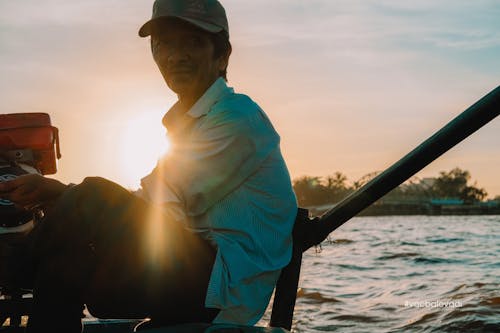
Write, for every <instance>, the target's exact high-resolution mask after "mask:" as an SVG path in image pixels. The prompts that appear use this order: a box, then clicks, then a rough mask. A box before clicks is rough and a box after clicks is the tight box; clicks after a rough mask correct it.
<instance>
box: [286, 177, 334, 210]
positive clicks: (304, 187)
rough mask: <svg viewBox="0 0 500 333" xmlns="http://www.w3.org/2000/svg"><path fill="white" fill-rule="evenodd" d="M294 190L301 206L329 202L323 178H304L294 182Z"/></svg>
mask: <svg viewBox="0 0 500 333" xmlns="http://www.w3.org/2000/svg"><path fill="white" fill-rule="evenodd" d="M293 190H294V191H295V195H296V196H297V201H298V204H299V206H304V207H305V206H313V205H322V204H325V203H326V202H327V201H328V195H327V191H326V188H325V186H323V185H322V184H321V177H311V176H303V177H300V178H298V179H295V180H294V181H293Z"/></svg>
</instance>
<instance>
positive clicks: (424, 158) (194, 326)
mask: <svg viewBox="0 0 500 333" xmlns="http://www.w3.org/2000/svg"><path fill="white" fill-rule="evenodd" d="M499 114H500V86H499V87H497V88H496V89H494V90H492V91H491V92H490V93H489V94H487V95H486V96H484V97H483V98H482V99H480V100H479V101H478V102H476V103H475V104H473V105H472V106H471V107H469V108H468V109H467V110H465V111H464V112H462V113H461V114H460V115H459V116H457V117H456V118H455V119H453V120H452V121H450V122H449V123H448V124H447V125H445V126H444V127H443V128H442V129H440V130H439V131H438V132H436V133H435V134H434V135H432V136H431V137H429V138H428V139H427V140H425V141H424V142H423V143H422V144H420V145H419V146H417V147H416V148H415V149H414V150H412V151H411V152H409V153H408V154H407V155H405V156H404V157H403V158H401V159H400V160H399V161H397V162H396V163H394V164H393V165H392V166H391V167H389V168H388V169H387V170H385V171H384V172H382V173H380V174H379V175H378V176H377V177H375V178H374V179H372V180H371V181H370V182H368V183H367V184H365V185H364V186H362V187H361V188H360V189H358V190H357V191H356V192H354V193H352V194H350V195H349V196H348V197H346V198H345V199H344V200H342V201H341V202H340V203H338V204H337V205H336V206H335V207H333V208H332V209H331V210H329V211H327V212H326V213H324V214H323V215H322V216H321V217H315V218H310V217H309V213H308V211H307V210H305V209H300V208H299V210H298V212H297V218H296V220H295V225H294V229H293V251H292V258H291V261H290V263H289V264H288V265H287V266H286V267H285V268H284V269H283V270H282V272H281V275H280V278H279V280H278V283H277V285H276V289H275V294H274V300H273V307H272V314H271V320H270V323H269V327H249V326H238V325H218V324H201V323H186V324H183V325H175V326H165V327H159V328H146V329H141V325H139V324H141V321H138V320H131V319H109V320H102V319H92V320H85V321H84V332H94V333H115V332H116V333H127V332H133V331H134V330H135V331H139V332H149V333H174V332H175V333H184V332H185V333H188V332H189V333H198V332H199V333H202V332H203V333H209V332H212V333H232V332H235V333H236V332H240V333H286V332H290V330H291V326H292V319H293V312H294V307H295V300H296V297H297V287H298V280H299V274H300V268H301V263H302V253H303V252H304V251H306V250H307V249H309V248H311V247H312V246H315V245H317V244H320V243H321V242H322V241H323V240H325V239H326V238H327V236H328V235H329V234H330V233H331V232H332V231H334V230H335V229H337V228H338V227H340V226H341V225H342V224H344V223H345V222H347V221H348V220H349V219H351V218H352V217H354V216H355V215H357V214H358V213H359V212H361V211H362V210H363V209H364V208H366V207H368V206H369V205H371V204H372V203H374V202H375V201H376V200H378V199H380V198H381V197H382V196H384V195H385V194H387V193H388V192H389V191H391V190H392V189H394V188H395V187H397V186H399V185H400V184H401V183H403V182H404V181H406V180H407V179H409V178H410V177H412V176H413V175H414V174H415V173H417V172H418V171H420V170H421V169H423V168H424V167H425V166H427V165H428V164H429V163H431V162H432V161H434V160H435V159H436V158H438V157H439V156H441V155H442V154H444V153H445V152H446V151H448V150H449V149H451V148H452V147H454V146H455V145H456V144H458V143H459V142H461V141H462V140H464V139H465V138H466V137H468V136H469V135H470V134H472V133H474V132H475V131H477V130H478V129H479V128H481V127H482V126H484V125H485V124H487V123H488V122H489V121H491V120H493V119H494V118H496V117H497V116H498V115H499ZM0 149H1V147H0ZM31 302H32V299H31V298H29V297H27V296H26V293H25V292H23V291H19V290H10V291H8V293H4V297H3V299H0V320H1V319H3V320H5V319H7V318H9V325H6V326H4V327H2V328H1V329H0V332H1V331H2V330H3V331H4V332H23V331H24V328H23V325H22V324H23V320H22V319H23V316H24V318H25V316H26V315H29V313H30V307H31ZM143 327H145V326H143Z"/></svg>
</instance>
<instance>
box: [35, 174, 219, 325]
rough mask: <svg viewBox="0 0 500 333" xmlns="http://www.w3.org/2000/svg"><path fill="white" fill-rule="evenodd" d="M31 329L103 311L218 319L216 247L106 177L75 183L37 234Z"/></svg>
mask: <svg viewBox="0 0 500 333" xmlns="http://www.w3.org/2000/svg"><path fill="white" fill-rule="evenodd" d="M30 238H31V242H30V249H31V251H30V252H31V256H32V259H31V262H32V268H33V274H32V276H33V280H32V282H33V290H34V292H33V298H34V304H33V311H32V314H31V316H30V318H29V321H28V332H31V333H34V332H49V331H50V332H57V331H64V332H68V333H70V332H80V331H81V315H82V309H83V304H86V305H87V308H88V310H89V311H90V313H91V314H92V315H94V316H96V317H99V318H144V317H150V318H152V319H153V321H156V322H157V323H159V324H179V323H184V322H211V321H212V320H213V319H214V317H215V316H216V315H217V313H218V310H217V309H206V308H205V306H204V301H205V295H206V290H207V286H208V281H209V278H210V274H211V269H212V266H213V263H214V258H215V249H214V247H213V246H212V245H211V244H210V243H209V242H208V241H206V240H204V239H203V238H201V237H200V236H199V235H196V234H195V233H193V232H190V231H187V230H186V229H185V228H184V227H183V226H182V225H181V223H179V222H176V221H174V220H173V219H172V218H171V217H170V216H168V215H167V214H166V213H165V212H164V211H163V210H161V209H158V208H155V207H154V206H152V205H150V204H148V203H147V202H146V201H144V200H142V199H140V198H138V197H136V196H134V195H133V194H131V193H130V192H129V191H127V190H125V189H124V188H122V187H120V186H118V185H116V184H114V183H112V182H110V181H107V180H105V179H102V178H86V179H85V180H84V181H83V183H81V184H80V185H76V186H74V187H72V188H70V189H68V190H67V191H66V192H65V193H64V194H63V195H62V196H61V197H60V198H59V199H58V201H57V202H56V203H55V205H54V206H53V207H52V209H51V210H50V211H49V212H47V215H46V217H45V218H44V220H43V221H42V222H40V223H39V224H38V225H37V226H36V227H35V229H34V230H33V231H32V232H31V235H30Z"/></svg>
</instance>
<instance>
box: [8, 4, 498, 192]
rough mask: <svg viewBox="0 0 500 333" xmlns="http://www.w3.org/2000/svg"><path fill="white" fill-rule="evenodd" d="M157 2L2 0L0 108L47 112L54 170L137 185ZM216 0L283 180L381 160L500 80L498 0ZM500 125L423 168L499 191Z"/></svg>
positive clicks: (236, 80) (154, 101) (156, 106)
mask: <svg viewBox="0 0 500 333" xmlns="http://www.w3.org/2000/svg"><path fill="white" fill-rule="evenodd" d="M152 3H153V1H152V0H151V1H144V0H108V1H104V2H103V1H101V0H87V1H76V2H75V1H64V0H48V1H44V5H43V7H40V2H39V1H34V0H25V1H0V22H1V23H0V26H1V33H0V40H1V44H0V51H1V52H0V100H2V110H1V111H0V112H1V113H14V112H47V113H49V114H50V116H51V118H52V119H53V123H54V125H55V126H57V127H59V129H60V134H61V137H60V138H61V149H62V155H63V157H62V159H61V160H60V163H59V169H58V173H57V174H56V175H55V176H56V177H57V178H58V179H60V180H62V181H64V182H66V183H69V182H73V183H79V182H80V181H81V180H82V179H83V178H84V177H86V176H102V177H105V178H109V179H111V180H113V181H116V182H118V183H120V184H122V185H124V186H126V187H132V188H135V187H137V186H138V182H139V179H140V178H141V177H143V176H145V175H146V174H147V173H149V171H150V170H151V168H152V167H153V166H154V164H155V162H156V160H157V158H158V156H159V154H160V153H161V151H162V149H163V148H162V144H161V142H164V141H163V140H164V133H165V131H164V129H163V128H162V127H161V124H160V122H161V116H162V114H163V113H164V112H165V111H166V110H168V109H169V107H170V106H172V105H173V104H174V103H175V101H176V99H177V97H176V96H175V94H173V93H172V92H171V91H170V90H169V89H168V87H167V86H166V85H165V83H164V82H163V78H162V77H161V75H160V73H159V71H158V68H157V67H156V65H155V63H154V61H153V59H152V57H151V51H150V44H149V40H148V39H147V38H145V39H142V38H140V37H138V35H137V31H138V29H139V27H140V26H141V25H142V24H143V23H144V22H145V21H146V20H147V19H148V18H149V17H150V16H151V6H152ZM222 3H223V4H224V6H225V8H226V12H227V14H228V17H229V26H230V35H231V42H232V45H233V53H232V55H231V58H230V60H229V68H228V79H229V82H228V84H229V85H230V86H232V87H234V88H235V91H236V92H240V93H244V94H247V95H249V96H250V97H251V98H253V99H254V100H255V101H256V102H257V103H258V104H259V105H260V106H261V107H262V108H263V109H264V111H265V112H266V113H267V115H268V116H269V118H270V119H271V120H272V122H273V124H274V125H275V127H276V129H277V130H278V132H279V134H280V136H281V148H282V151H283V155H284V157H285V159H286V161H287V164H288V167H289V170H290V173H291V175H292V177H293V178H296V177H300V176H302V175H311V176H327V175H331V174H333V173H335V172H336V171H340V172H342V173H344V174H345V175H346V176H347V177H348V179H349V181H355V180H357V179H359V178H361V177H362V176H364V175H366V174H368V173H370V172H374V171H381V170H384V169H385V168H387V167H388V166H390V165H391V164H392V163H394V162H395V161H396V160H398V159H399V158H400V157H402V156H403V155H404V154H406V153H407V152H409V151H410V150H412V149H413V148H415V147H416V146H417V145H418V144H419V143H421V142H422V141H423V140H425V139H426V138H427V137H429V136H430V135H432V134H433V133H434V132H435V131H437V130H438V129H439V128H441V127H442V126H443V125H444V124H446V123H447V122H448V121H450V120H451V119H452V118H454V117H455V116H457V115H458V114H459V113H460V112H462V111H463V110H465V109H466V108H467V107H468V106H470V105H472V104H473V103H475V102H476V101H477V100H479V99H480V98H481V97H482V96H484V95H485V94H486V93H488V92H489V91H491V90H492V89H493V88H495V87H496V86H498V84H499V83H500V82H499V79H498V78H499V77H500V57H499V56H498V55H499V54H500V20H498V17H499V15H500V3H499V2H498V1H492V0H485V1H465V0H462V1H448V0H443V1H431V0H422V1H418V2H409V1H396V0H380V1H334V0H317V1H289V0H273V1H271V2H270V1H268V0H254V1H246V0H225V1H222ZM106 12H112V13H113V15H111V16H109V17H106V19H103V13H106ZM149 112H154V113H155V116H149V114H150V113H149ZM499 133H500V119H496V120H493V121H492V122H491V123H490V124H488V125H487V126H485V127H484V128H482V129H480V130H479V131H478V132H477V133H475V134H473V135H471V136H470V137H469V138H467V139H466V140H465V141H464V142H462V143H460V144H459V145H458V146H457V147H455V148H453V149H452V150H451V151H449V152H447V153H446V154H444V155H443V156H442V157H440V158H439V159H438V160H436V161H435V162H433V163H432V164H430V165H429V166H428V167H426V168H425V169H424V170H422V171H421V172H420V173H419V174H418V176H419V177H420V178H424V177H434V176H437V175H438V174H439V172H440V171H444V170H446V171H448V170H451V169H453V168H455V167H460V168H462V169H465V170H468V171H470V173H471V176H472V180H473V181H477V185H478V186H479V187H484V188H485V189H486V190H487V192H488V194H489V197H491V198H492V197H494V196H496V195H500V177H498V165H500V150H499V147H500V135H499Z"/></svg>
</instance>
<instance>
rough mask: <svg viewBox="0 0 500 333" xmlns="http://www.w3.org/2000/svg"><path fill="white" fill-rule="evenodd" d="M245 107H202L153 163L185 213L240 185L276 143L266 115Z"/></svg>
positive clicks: (194, 213) (198, 211)
mask: <svg viewBox="0 0 500 333" xmlns="http://www.w3.org/2000/svg"><path fill="white" fill-rule="evenodd" d="M247 111H248V110H247ZM250 111H251V112H241V111H238V110H236V111H235V110H224V111H219V112H213V113H212V112H211V113H208V114H207V115H206V116H205V117H206V118H205V119H203V120H201V121H200V125H199V126H198V127H197V128H195V129H193V131H192V135H191V136H190V139H189V140H186V141H185V142H180V143H178V144H176V145H174V147H173V150H172V152H171V154H169V156H168V157H167V158H165V159H163V160H162V161H161V162H160V164H159V165H158V167H159V168H161V170H162V173H163V175H165V182H166V183H167V185H168V186H170V187H171V188H173V189H174V191H175V192H176V193H178V195H179V197H180V198H181V201H182V202H183V204H184V207H185V210H186V214H187V215H188V216H197V215H200V214H203V213H205V212H206V211H207V209H209V208H210V207H211V206H212V205H213V204H215V203H216V202H218V201H219V200H221V199H222V198H224V197H225V196H226V195H228V194H229V193H231V192H232V191H234V190H235V189H236V188H238V187H239V186H241V185H242V184H243V183H244V182H245V180H246V179H247V178H249V177H250V176H251V175H252V174H254V173H255V172H257V171H258V169H259V167H260V166H261V165H262V162H263V161H264V160H265V159H266V158H267V157H268V156H269V154H270V153H271V152H272V151H273V150H274V149H277V147H278V144H279V136H278V134H277V133H276V132H275V131H274V129H273V127H272V125H271V124H270V122H269V120H268V119H267V117H266V116H265V115H264V113H263V112H262V111H261V110H260V109H259V108H258V107H257V106H255V109H254V110H250Z"/></svg>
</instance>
